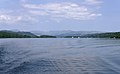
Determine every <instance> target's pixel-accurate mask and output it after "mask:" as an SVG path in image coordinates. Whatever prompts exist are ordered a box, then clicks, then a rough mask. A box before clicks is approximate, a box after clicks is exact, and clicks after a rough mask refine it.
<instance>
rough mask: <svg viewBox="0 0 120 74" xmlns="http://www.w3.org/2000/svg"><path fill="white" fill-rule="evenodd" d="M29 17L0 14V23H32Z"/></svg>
mask: <svg viewBox="0 0 120 74" xmlns="http://www.w3.org/2000/svg"><path fill="white" fill-rule="evenodd" d="M33 20H35V19H33V18H32V17H30V16H19V15H18V16H14V15H7V14H0V22H3V23H16V22H20V21H22V22H25V21H33Z"/></svg>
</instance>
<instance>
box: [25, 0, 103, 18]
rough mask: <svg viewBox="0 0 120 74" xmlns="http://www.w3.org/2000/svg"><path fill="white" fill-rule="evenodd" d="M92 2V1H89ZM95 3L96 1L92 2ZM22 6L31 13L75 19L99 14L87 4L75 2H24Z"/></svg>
mask: <svg viewBox="0 0 120 74" xmlns="http://www.w3.org/2000/svg"><path fill="white" fill-rule="evenodd" d="M91 2H92V1H91ZM94 3H97V2H94ZM23 7H24V8H26V9H28V12H29V13H30V14H33V15H41V16H50V17H54V18H66V19H77V20H89V19H94V18H96V17H98V16H101V14H100V13H96V12H94V11H92V10H91V9H89V8H88V7H87V6H84V5H79V4H77V3H70V2H64V3H48V4H38V5H37V4H24V5H23Z"/></svg>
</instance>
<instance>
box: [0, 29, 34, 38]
mask: <svg viewBox="0 0 120 74" xmlns="http://www.w3.org/2000/svg"><path fill="white" fill-rule="evenodd" d="M33 37H36V35H34V34H32V33H30V32H13V31H8V30H2V31H0V38H33Z"/></svg>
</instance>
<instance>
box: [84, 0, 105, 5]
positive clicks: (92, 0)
mask: <svg viewBox="0 0 120 74" xmlns="http://www.w3.org/2000/svg"><path fill="white" fill-rule="evenodd" d="M101 3H103V2H102V1H101V0H85V4H88V5H99V4H101Z"/></svg>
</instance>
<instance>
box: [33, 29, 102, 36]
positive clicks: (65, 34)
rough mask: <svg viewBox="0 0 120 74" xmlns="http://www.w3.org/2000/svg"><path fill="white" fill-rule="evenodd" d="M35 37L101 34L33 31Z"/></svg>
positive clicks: (68, 31)
mask: <svg viewBox="0 0 120 74" xmlns="http://www.w3.org/2000/svg"><path fill="white" fill-rule="evenodd" d="M32 33H33V34H35V35H38V36H39V35H52V36H57V37H65V36H82V35H86V34H95V33H101V32H98V31H71V30H65V31H48V32H44V31H32Z"/></svg>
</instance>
